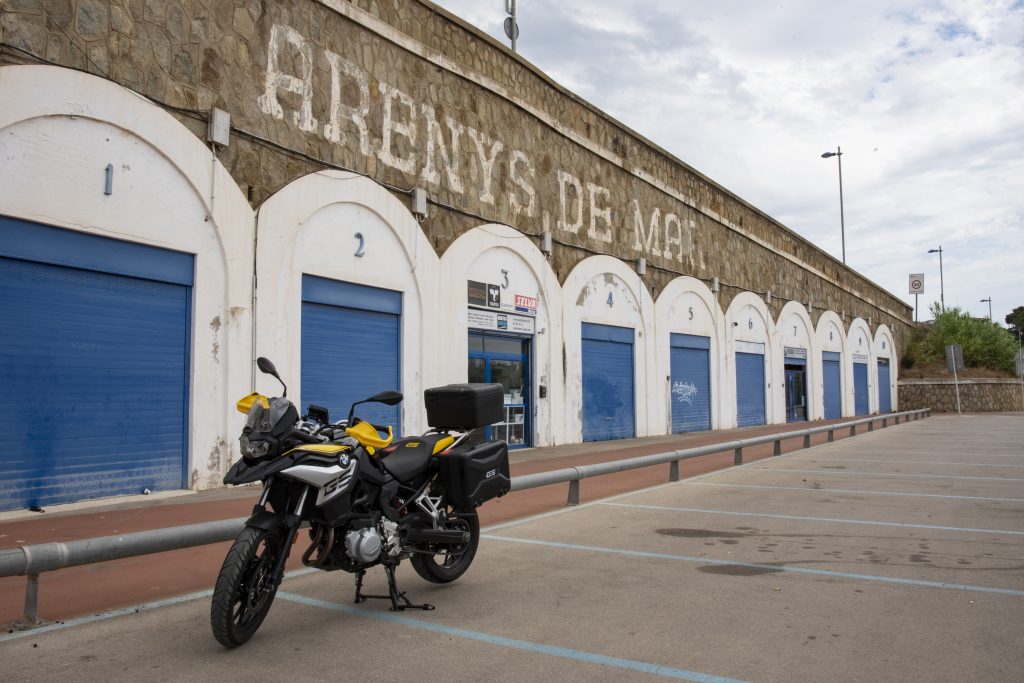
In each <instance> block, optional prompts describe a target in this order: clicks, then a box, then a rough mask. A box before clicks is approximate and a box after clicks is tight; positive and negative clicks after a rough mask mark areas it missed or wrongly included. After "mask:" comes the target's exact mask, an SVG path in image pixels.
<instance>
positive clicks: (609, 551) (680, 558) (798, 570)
mask: <svg viewBox="0 0 1024 683" xmlns="http://www.w3.org/2000/svg"><path fill="white" fill-rule="evenodd" d="M480 538H486V539H488V540H492V541H509V542H511V543H525V544H527V545H540V546H546V547H549V548H561V549H564V550H583V551H586V552H591V553H603V554H606V555H624V556H626V557H640V558H645V559H655V560H674V561H677V562H698V563H700V564H717V565H728V566H732V567H748V568H750V569H767V570H770V571H773V572H786V573H793V574H813V575H816V576H829V577H838V578H843V579H856V580H858V581H878V582H880V583H895V584H902V585H906V586H924V587H926V588H946V589H949V590H961V591H972V592H975V593H996V594H998V595H1013V596H1019V597H1024V591H1020V590H1014V589H1012V588H990V587H988V586H971V585H968V584H964V583H946V582H945V581H922V580H919V579H902V578H899V577H893V576H878V575H876V574H854V573H852V572H834V571H829V570H828V569H811V568H809V567H787V566H785V565H777V564H762V563H759V562H739V561H737V560H716V559H712V558H708V557H691V556H689V555H671V554H669V553H652V552H646V551H643V550H627V549H625V548H602V547H600V546H594V545H578V544H575V543H556V542H554V541H538V540H534V539H531V538H515V537H514V536H495V535H493V534H486V535H481V536H480Z"/></svg>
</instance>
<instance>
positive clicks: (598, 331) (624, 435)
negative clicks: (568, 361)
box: [582, 323, 636, 441]
mask: <svg viewBox="0 0 1024 683" xmlns="http://www.w3.org/2000/svg"><path fill="white" fill-rule="evenodd" d="M582 333H583V440H584V441H607V440H609V439H630V438H633V436H634V435H635V433H636V431H635V423H634V402H633V330H632V329H630V328H626V327H613V326H611V325H595V324H592V323H583V331H582Z"/></svg>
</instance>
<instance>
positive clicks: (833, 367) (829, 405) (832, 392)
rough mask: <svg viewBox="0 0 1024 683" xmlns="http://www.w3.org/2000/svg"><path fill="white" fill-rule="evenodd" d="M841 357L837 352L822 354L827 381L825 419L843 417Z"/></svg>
mask: <svg viewBox="0 0 1024 683" xmlns="http://www.w3.org/2000/svg"><path fill="white" fill-rule="evenodd" d="M840 358H841V355H840V354H839V353H837V352H835V351H825V352H824V353H822V354H821V366H822V368H821V369H822V376H823V378H824V380H825V387H824V390H825V419H826V420H835V419H838V418H840V417H842V416H843V391H842V384H843V380H842V370H841V365H840Z"/></svg>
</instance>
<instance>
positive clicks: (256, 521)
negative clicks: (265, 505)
mask: <svg viewBox="0 0 1024 683" xmlns="http://www.w3.org/2000/svg"><path fill="white" fill-rule="evenodd" d="M245 525H246V526H248V527H252V528H254V529H263V530H264V531H271V530H273V529H278V528H280V529H283V528H284V519H283V518H282V517H281V516H280V515H276V514H274V513H273V512H269V511H267V510H260V511H259V512H254V513H253V515H252V517H250V518H249V519H247V520H245Z"/></svg>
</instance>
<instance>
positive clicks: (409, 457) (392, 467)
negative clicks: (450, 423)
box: [380, 434, 455, 482]
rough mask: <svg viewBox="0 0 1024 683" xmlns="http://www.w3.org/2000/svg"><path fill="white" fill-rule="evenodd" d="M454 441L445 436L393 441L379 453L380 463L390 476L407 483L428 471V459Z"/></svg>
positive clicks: (436, 435) (427, 436) (435, 435)
mask: <svg viewBox="0 0 1024 683" xmlns="http://www.w3.org/2000/svg"><path fill="white" fill-rule="evenodd" d="M454 441H455V439H454V438H452V437H451V436H448V435H447V434H424V435H423V436H411V437H407V438H405V439H399V440H398V441H395V442H394V443H392V444H391V445H390V446H388V447H387V448H384V449H381V451H380V462H381V463H382V464H383V465H384V469H386V470H387V471H388V473H389V474H391V476H393V477H394V478H395V479H397V480H398V481H401V482H407V481H410V480H412V479H415V478H416V477H418V476H420V475H421V474H423V473H424V472H426V471H427V470H428V469H430V458H431V456H433V455H434V454H435V453H440V452H441V451H443V450H444V449H445V448H447V447H448V446H450V445H451V444H452V443H453V442H454Z"/></svg>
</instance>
